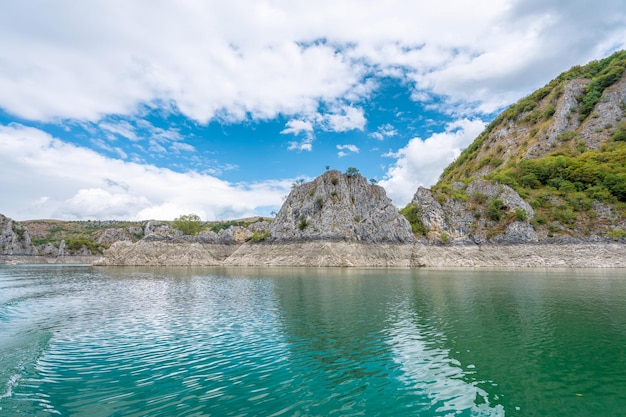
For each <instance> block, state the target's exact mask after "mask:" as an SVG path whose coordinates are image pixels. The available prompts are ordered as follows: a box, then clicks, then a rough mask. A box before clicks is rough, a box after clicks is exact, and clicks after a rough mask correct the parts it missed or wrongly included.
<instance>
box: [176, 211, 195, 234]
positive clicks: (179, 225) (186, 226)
mask: <svg viewBox="0 0 626 417" xmlns="http://www.w3.org/2000/svg"><path fill="white" fill-rule="evenodd" d="M172 226H174V227H175V228H176V229H178V230H180V231H181V232H183V234H185V235H190V236H193V235H195V234H196V233H198V232H199V231H200V229H201V228H202V220H200V216H198V215H197V214H183V215H181V216H180V217H177V218H176V219H174V222H173V223H172Z"/></svg>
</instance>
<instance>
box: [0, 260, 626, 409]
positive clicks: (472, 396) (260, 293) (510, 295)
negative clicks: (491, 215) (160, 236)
mask: <svg viewBox="0 0 626 417" xmlns="http://www.w3.org/2000/svg"><path fill="white" fill-rule="evenodd" d="M625 301H626V276H625V274H624V271H588V270H587V271H585V270H577V271H528V270H525V271H476V270H473V271H471V270H457V271H440V270H435V271H433V270H358V269H289V268H285V269H253V268H248V269H235V268H231V269H222V268H159V269H149V268H86V267H81V268H79V267H73V268H72V267H58V266H34V267H26V266H21V267H0V334H2V337H1V338H0V415H2V416H5V415H6V416H13V415H15V416H18V415H42V416H43V415H49V414H53V415H54V414H57V415H72V416H111V415H124V416H144V415H150V416H161V415H162V416H173V415H175V416H192V415H219V416H230V415H233V416H235V415H236V416H257V415H274V416H281V415H283V416H297V415H300V416H303V415H307V416H316V415H317V416H327V415H336V416H350V415H367V416H372V415H381V416H383V415H411V416H412V415H419V416H452V415H454V416H503V415H508V416H517V415H519V416H534V415H537V416H546V415H564V416H589V415H603V416H611V415H620V414H619V413H621V412H622V410H624V409H626V394H625V393H626V377H625V376H624V373H623V369H625V366H624V365H626V363H625V362H626V359H625V358H626V356H625V355H624V354H625V353H626V352H624V346H626V303H625Z"/></svg>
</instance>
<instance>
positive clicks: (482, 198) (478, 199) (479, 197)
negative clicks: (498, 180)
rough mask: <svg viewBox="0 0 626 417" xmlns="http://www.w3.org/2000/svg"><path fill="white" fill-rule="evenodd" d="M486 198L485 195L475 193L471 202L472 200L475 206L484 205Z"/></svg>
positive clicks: (478, 192)
mask: <svg viewBox="0 0 626 417" xmlns="http://www.w3.org/2000/svg"><path fill="white" fill-rule="evenodd" d="M487 198H488V196H487V194H485V193H481V192H480V191H476V192H475V193H474V194H472V200H474V201H475V202H476V203H477V204H485V202H486V201H487Z"/></svg>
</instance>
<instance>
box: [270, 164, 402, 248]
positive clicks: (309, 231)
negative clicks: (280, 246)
mask: <svg viewBox="0 0 626 417" xmlns="http://www.w3.org/2000/svg"><path fill="white" fill-rule="evenodd" d="M270 234H271V237H270V238H269V239H270V240H271V241H278V242H292V241H310V240H328V241H333V240H341V241H358V242H413V241H414V240H415V238H414V236H413V233H412V231H411V226H410V224H409V223H408V221H407V220H406V219H405V218H404V217H403V216H402V215H400V214H399V213H398V209H397V208H396V207H395V206H394V205H393V204H392V202H391V200H390V199H389V198H388V197H387V195H386V193H385V190H384V189H383V188H382V187H380V186H377V185H370V184H368V182H367V180H366V179H365V178H364V177H363V176H361V175H359V174H355V175H347V174H343V173H341V172H339V171H336V170H330V171H326V172H325V173H324V174H323V175H321V176H319V177H317V178H315V179H314V180H313V181H311V182H308V183H305V184H299V185H294V188H293V190H292V191H291V193H290V194H289V196H288V197H287V199H286V201H285V203H284V204H283V206H282V208H281V209H280V211H279V212H278V215H277V216H276V219H275V220H274V222H273V223H272V225H271V226H270Z"/></svg>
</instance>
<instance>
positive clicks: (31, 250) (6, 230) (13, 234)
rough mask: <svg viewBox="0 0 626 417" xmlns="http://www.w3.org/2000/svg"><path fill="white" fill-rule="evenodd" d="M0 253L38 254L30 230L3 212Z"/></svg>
mask: <svg viewBox="0 0 626 417" xmlns="http://www.w3.org/2000/svg"><path fill="white" fill-rule="evenodd" d="M0 255H27V256H32V255H38V252H37V249H36V248H35V246H33V243H32V242H31V240H30V236H29V235H28V230H27V229H26V228H25V227H24V226H22V225H21V224H19V223H18V222H16V221H14V220H13V219H10V218H8V217H6V216H4V215H2V214H0Z"/></svg>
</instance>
